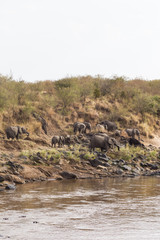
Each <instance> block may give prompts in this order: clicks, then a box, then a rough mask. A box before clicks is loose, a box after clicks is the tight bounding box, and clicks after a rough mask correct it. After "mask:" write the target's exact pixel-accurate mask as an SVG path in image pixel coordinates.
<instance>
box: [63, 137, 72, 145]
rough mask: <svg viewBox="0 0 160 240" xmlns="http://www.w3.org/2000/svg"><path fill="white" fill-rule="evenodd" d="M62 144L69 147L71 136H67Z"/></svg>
mask: <svg viewBox="0 0 160 240" xmlns="http://www.w3.org/2000/svg"><path fill="white" fill-rule="evenodd" d="M64 144H66V145H68V146H70V144H71V136H70V135H67V136H66V137H64Z"/></svg>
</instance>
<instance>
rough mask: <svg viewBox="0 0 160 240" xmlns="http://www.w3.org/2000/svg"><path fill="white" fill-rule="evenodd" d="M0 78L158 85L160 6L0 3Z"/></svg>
mask: <svg viewBox="0 0 160 240" xmlns="http://www.w3.org/2000/svg"><path fill="white" fill-rule="evenodd" d="M0 74H3V75H10V74H12V75H13V78H14V79H16V80H19V79H23V80H25V81H36V80H47V79H50V80H57V79H60V78H63V77H66V76H79V75H92V76H95V75H97V74H99V75H102V76H103V77H112V76H114V75H118V76H122V75H123V76H126V77H128V78H130V79H131V78H137V77H140V78H144V79H146V80H152V79H160V0H0Z"/></svg>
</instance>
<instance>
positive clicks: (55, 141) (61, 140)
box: [51, 135, 65, 147]
mask: <svg viewBox="0 0 160 240" xmlns="http://www.w3.org/2000/svg"><path fill="white" fill-rule="evenodd" d="M64 141H65V139H64V137H63V136H58V135H56V136H53V137H52V140H51V145H52V147H53V144H54V147H56V144H58V147H62V146H63V145H64Z"/></svg>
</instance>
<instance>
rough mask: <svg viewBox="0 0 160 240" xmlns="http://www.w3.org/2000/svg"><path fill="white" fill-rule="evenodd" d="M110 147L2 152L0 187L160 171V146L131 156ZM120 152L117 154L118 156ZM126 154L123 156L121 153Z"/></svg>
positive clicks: (156, 173) (149, 174) (143, 174)
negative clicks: (89, 149)
mask: <svg viewBox="0 0 160 240" xmlns="http://www.w3.org/2000/svg"><path fill="white" fill-rule="evenodd" d="M133 150H134V149H132V151H133ZM123 151H126V150H125V149H124V148H123V149H121V150H120V151H119V152H120V153H119V152H115V150H114V149H113V150H111V151H109V152H107V153H101V152H98V151H95V152H93V153H90V152H86V147H85V146H81V145H78V147H76V146H74V147H73V146H72V147H70V148H69V149H68V148H66V147H65V148H59V149H51V148H45V149H44V150H43V151H32V152H31V151H30V152H25V153H22V152H17V151H16V152H14V151H13V152H12V153H11V152H6V153H1V154H0V189H1V190H3V189H5V188H6V186H8V184H13V185H16V184H24V183H27V182H33V181H44V180H47V179H56V180H62V179H87V178H90V179H91V178H94V179H96V178H97V179H98V178H104V177H119V176H120V177H135V176H153V175H160V151H159V149H154V150H147V151H143V154H142V153H141V150H140V149H138V148H137V149H136V150H134V151H135V154H131V155H130V156H131V157H130V158H129V157H127V158H126V155H123V154H122V152H123ZM115 156H117V157H115ZM122 156H124V158H123V157H122Z"/></svg>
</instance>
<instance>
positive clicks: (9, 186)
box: [5, 184, 16, 190]
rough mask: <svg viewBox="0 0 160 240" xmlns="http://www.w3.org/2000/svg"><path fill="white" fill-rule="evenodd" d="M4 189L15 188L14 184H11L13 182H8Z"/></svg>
mask: <svg viewBox="0 0 160 240" xmlns="http://www.w3.org/2000/svg"><path fill="white" fill-rule="evenodd" d="M5 189H6V190H15V189H16V186H15V185H13V184H8V185H7V186H6V187H5Z"/></svg>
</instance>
